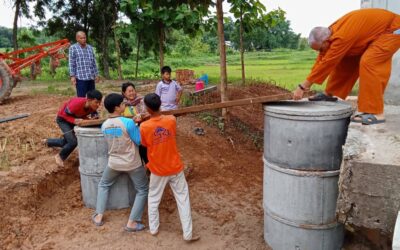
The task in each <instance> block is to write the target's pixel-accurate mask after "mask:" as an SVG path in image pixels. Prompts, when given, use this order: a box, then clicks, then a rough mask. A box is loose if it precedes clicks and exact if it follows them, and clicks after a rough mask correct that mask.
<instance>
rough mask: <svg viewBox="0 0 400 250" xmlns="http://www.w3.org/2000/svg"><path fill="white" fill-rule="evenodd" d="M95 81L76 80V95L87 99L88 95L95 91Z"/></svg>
mask: <svg viewBox="0 0 400 250" xmlns="http://www.w3.org/2000/svg"><path fill="white" fill-rule="evenodd" d="M95 87H96V86H95V83H94V80H79V79H76V95H77V96H78V97H86V93H87V92H89V91H90V90H94V89H95Z"/></svg>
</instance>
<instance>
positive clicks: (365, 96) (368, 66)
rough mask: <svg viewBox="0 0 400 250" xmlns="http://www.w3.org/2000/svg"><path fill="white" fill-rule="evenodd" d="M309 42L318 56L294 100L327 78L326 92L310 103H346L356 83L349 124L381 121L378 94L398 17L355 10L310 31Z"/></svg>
mask: <svg viewBox="0 0 400 250" xmlns="http://www.w3.org/2000/svg"><path fill="white" fill-rule="evenodd" d="M308 43H309V45H310V47H311V48H312V49H314V50H316V51H319V55H318V57H317V59H316V62H315V64H314V66H313V68H312V70H311V73H310V74H309V75H308V77H307V79H306V80H305V81H304V82H302V83H301V84H299V85H298V87H297V89H296V90H295V91H294V92H293V98H294V99H295V100H299V99H301V98H302V97H303V94H304V92H305V91H307V90H309V89H310V87H311V85H313V84H314V83H316V84H322V83H323V82H324V81H325V79H326V78H327V77H328V76H329V79H328V83H327V86H326V88H325V91H324V92H323V93H319V94H317V95H315V96H314V97H311V98H309V99H310V100H311V101H335V100H337V98H336V97H334V96H337V97H340V98H342V99H345V98H346V97H347V96H348V95H349V93H350V91H351V90H352V88H353V86H354V84H355V82H356V81H357V79H358V78H359V95H358V111H359V112H358V113H357V114H356V115H354V116H353V117H352V118H351V120H352V121H353V122H358V123H362V124H364V125H371V124H376V123H382V122H384V121H385V118H384V114H383V94H384V91H385V88H386V85H387V83H388V80H389V77H390V71H391V63H392V56H393V54H394V53H395V52H396V51H397V50H398V49H399V48H400V16H399V15H396V14H394V13H392V12H390V11H387V10H383V9H361V10H355V11H352V12H350V13H348V14H347V15H345V16H343V17H342V18H340V19H339V20H337V21H336V22H335V23H333V24H332V25H331V26H330V27H329V28H326V27H316V28H314V29H313V30H312V31H311V33H310V36H309V38H308Z"/></svg>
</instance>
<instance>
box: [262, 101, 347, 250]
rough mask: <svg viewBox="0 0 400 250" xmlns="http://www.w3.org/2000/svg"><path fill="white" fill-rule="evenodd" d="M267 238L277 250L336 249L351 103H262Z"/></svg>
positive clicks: (340, 230)
mask: <svg viewBox="0 0 400 250" xmlns="http://www.w3.org/2000/svg"><path fill="white" fill-rule="evenodd" d="M264 111H265V112H264V113H265V119H264V186H263V188H264V190H263V191H264V193H263V200H264V201H263V205H264V238H265V241H266V242H267V243H268V245H269V246H271V247H272V248H273V249H274V250H280V249H282V250H286V249H296V250H301V249H304V250H314V249H315V250H336V249H340V247H341V245H342V242H343V226H342V225H341V224H339V223H337V221H336V215H335V210H336V200H337V196H338V183H337V182H338V178H339V171H340V170H339V169H340V164H341V161H342V145H343V144H344V143H345V139H346V135H347V129H348V124H349V117H350V115H351V114H352V110H351V106H350V105H348V104H347V103H343V102H304V101H302V102H291V101H288V102H279V103H271V104H268V105H266V106H264Z"/></svg>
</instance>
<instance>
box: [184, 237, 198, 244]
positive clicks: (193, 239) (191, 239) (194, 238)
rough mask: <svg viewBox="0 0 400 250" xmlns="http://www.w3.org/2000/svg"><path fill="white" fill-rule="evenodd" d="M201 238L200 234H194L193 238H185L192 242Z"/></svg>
mask: <svg viewBox="0 0 400 250" xmlns="http://www.w3.org/2000/svg"><path fill="white" fill-rule="evenodd" d="M198 240H200V236H199V235H192V238H190V239H189V240H185V241H186V242H188V243H190V242H195V241H198Z"/></svg>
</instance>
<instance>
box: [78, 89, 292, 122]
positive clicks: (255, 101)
mask: <svg viewBox="0 0 400 250" xmlns="http://www.w3.org/2000/svg"><path fill="white" fill-rule="evenodd" d="M292 97H293V94H292V93H286V94H278V95H270V96H260V97H254V98H246V99H239V100H233V101H226V102H219V103H211V104H205V105H199V106H191V107H187V108H181V109H174V110H168V111H162V112H161V114H163V115H175V116H180V115H185V114H190V113H196V112H201V111H206V110H212V109H221V108H228V107H234V106H243V105H251V104H258V103H267V102H276V101H283V100H290V99H292ZM105 120H106V119H97V120H84V121H82V123H81V124H80V125H79V126H81V127H89V126H98V125H101V124H102V123H103V122H104V121H105Z"/></svg>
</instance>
